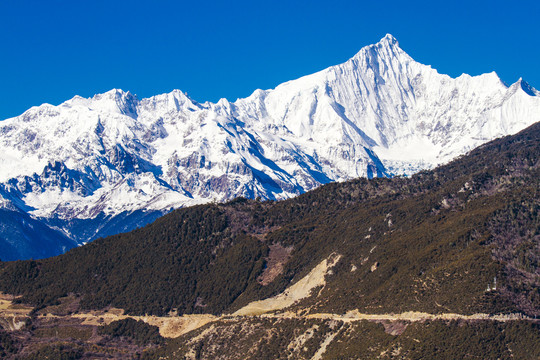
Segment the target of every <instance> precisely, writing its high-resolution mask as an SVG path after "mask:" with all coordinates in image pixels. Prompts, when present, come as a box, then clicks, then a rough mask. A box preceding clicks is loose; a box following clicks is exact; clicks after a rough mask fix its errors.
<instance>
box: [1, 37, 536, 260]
mask: <svg viewBox="0 0 540 360" xmlns="http://www.w3.org/2000/svg"><path fill="white" fill-rule="evenodd" d="M539 120H540V95H539V93H538V91H537V90H535V89H533V88H532V87H530V86H529V85H526V83H524V82H523V81H522V80H520V81H518V82H517V83H516V84H514V85H511V86H509V87H508V86H506V85H505V84H504V83H503V82H502V81H501V80H500V79H499V77H498V76H497V75H496V74H495V73H490V74H484V75H480V76H475V77H471V76H469V75H462V76H460V77H458V78H451V77H449V76H447V75H442V74H439V73H437V71H436V70H434V69H432V68H431V67H430V66H426V65H422V64H420V63H417V62H415V61H414V60H413V59H412V58H411V57H410V56H409V55H408V54H407V53H405V52H404V51H403V50H402V49H401V48H400V47H399V44H398V42H397V40H396V39H395V38H394V37H393V36H391V35H386V36H385V37H384V38H383V39H382V40H381V41H380V42H379V43H377V44H374V45H370V46H366V47H364V48H362V49H361V50H360V51H359V52H358V53H357V54H356V55H355V56H354V57H352V58H351V59H350V60H348V61H346V62H345V63H343V64H340V65H336V66H332V67H329V68H327V69H325V70H322V71H319V72H317V73H315V74H312V75H308V76H304V77H302V78H299V79H297V80H293V81H289V82H286V83H283V84H281V85H279V86H277V87H276V88H275V89H272V90H256V91H255V92H254V93H253V94H252V95H251V96H249V97H247V98H245V99H239V100H237V101H236V102H234V103H231V102H229V101H227V100H226V99H222V100H220V101H219V102H217V103H215V104H214V103H210V102H205V103H197V102H196V101H194V100H192V99H190V98H189V97H188V96H187V95H185V94H184V93H183V92H181V91H178V90H175V91H173V92H171V93H168V94H162V95H157V96H153V97H151V98H146V99H138V98H137V97H136V96H134V95H132V94H131V93H129V92H127V93H126V92H123V91H121V90H116V89H114V90H111V91H109V92H107V93H104V94H100V95H96V96H94V97H93V98H89V99H84V98H81V97H75V98H73V99H71V100H68V101H66V102H65V103H63V104H60V105H58V106H52V105H48V104H45V105H41V106H39V107H33V108H31V109H29V110H28V111H26V112H25V113H23V114H22V115H20V116H18V117H15V118H11V119H7V120H4V121H2V122H0V164H1V165H2V169H3V171H2V173H1V174H0V182H1V184H0V196H1V198H0V201H1V204H2V206H3V208H4V210H5V211H7V212H8V213H9V219H11V220H10V226H3V227H2V228H3V229H4V230H3V232H4V233H3V234H1V235H3V236H0V239H4V240H0V248H2V249H8V248H9V251H7V250H6V251H5V252H3V253H4V254H9V255H4V257H5V258H8V259H15V258H25V257H31V256H34V257H43V256H50V255H53V254H56V253H59V252H62V251H64V250H65V249H66V248H68V247H70V246H75V245H76V244H81V243H83V242H87V241H90V240H92V239H95V238H96V237H99V236H103V235H109V234H114V233H117V232H120V231H127V230H130V229H132V228H134V227H136V226H140V225H142V224H144V223H146V222H148V221H151V220H153V219H155V218H156V217H157V216H159V215H161V214H163V213H164V212H165V211H168V210H169V209H171V208H177V207H182V206H186V205H192V204H198V203H204V202H209V201H224V200H227V199H231V198H234V197H237V196H244V197H249V198H255V197H260V198H262V199H284V198H289V197H292V196H295V195H298V194H301V193H303V192H305V191H308V190H310V189H313V188H315V187H317V186H319V185H321V184H325V183H328V182H332V181H344V180H348V179H351V178H355V177H369V178H371V177H379V176H392V175H402V174H406V175H409V174H412V173H415V172H417V171H419V170H421V169H427V168H432V167H434V166H435V165H437V164H440V163H444V162H447V161H449V160H451V159H452V158H454V157H456V156H458V155H461V154H463V153H465V152H467V151H469V150H470V149H472V148H474V147H476V146H478V145H480V144H482V143H484V142H486V141H489V140H491V139H493V138H496V137H499V136H502V135H507V134H512V133H516V132H517V131H519V130H521V129H523V128H525V127H526V126H528V125H530V124H532V123H535V122H537V121H539ZM15 215H17V216H18V217H19V218H20V217H24V218H25V219H26V220H24V221H18V222H17V221H14V220H13V219H14V216H15ZM7 218H8V216H7V215H6V216H4V217H2V218H1V219H0V220H2V219H7ZM32 222H38V223H40V224H45V225H47V226H48V227H49V229H50V232H51V236H54V233H57V234H58V236H59V237H60V238H62V239H63V245H62V246H58V247H54V246H53V247H51V248H49V249H47V250H46V251H44V250H43V244H42V242H41V240H40V239H41V234H42V233H43V232H42V231H40V232H35V231H34V230H33V229H34V228H30V227H29V226H30V225H29V224H31V223H32ZM6 229H7V230H6ZM13 233H17V234H22V235H20V236H19V235H17V236H13ZM7 235H9V236H7ZM66 238H67V239H69V240H67V241H68V244H67V245H66ZM69 241H71V243H69ZM29 249H33V250H29ZM38 250H39V251H38ZM3 260H5V259H3Z"/></svg>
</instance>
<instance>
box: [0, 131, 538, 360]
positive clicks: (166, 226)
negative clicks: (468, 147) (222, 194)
mask: <svg viewBox="0 0 540 360" xmlns="http://www.w3.org/2000/svg"><path fill="white" fill-rule="evenodd" d="M539 191H540V123H537V124H534V125H532V126H530V127H528V128H527V129H525V130H523V131H521V132H519V133H518V134H516V135H513V136H506V137H503V138H499V139H496V140H494V141H491V142H489V143H487V144H484V145H482V146H480V147H478V148H476V149H474V150H472V151H471V152H469V153H468V154H467V155H465V156H461V157H459V158H458V159H456V160H453V161H451V162H449V163H448V164H445V165H442V166H439V167H436V168H435V169H432V170H425V171H420V172H419V173H416V174H414V175H412V176H410V177H404V176H395V177H393V178H384V177H382V178H374V179H366V178H357V179H354V180H350V181H346V182H339V183H338V182H334V183H331V184H326V185H323V186H320V187H319V188H317V189H314V190H311V191H309V192H307V193H305V194H301V195H299V196H297V197H294V198H291V199H287V200H281V201H272V200H268V201H260V200H250V199H245V198H237V199H235V200H233V201H230V202H227V203H210V204H203V205H196V206H191V207H186V208H182V209H177V210H174V211H172V212H170V213H169V214H166V215H164V216H162V217H161V218H159V219H158V220H156V221H155V222H153V223H152V224H149V225H147V226H145V227H142V228H140V229H137V230H134V231H131V232H129V233H124V234H117V235H114V236H110V237H107V238H101V239H96V240H95V241H93V242H91V243H89V244H87V245H85V246H82V247H78V248H75V249H71V250H69V251H68V252H67V253H65V254H63V255H59V256H56V257H52V258H48V259H42V260H27V261H13V262H0V328H3V329H4V330H2V329H0V356H2V357H3V358H6V359H44V358H50V359H51V358H55V359H56V358H63V359H96V358H104V357H106V358H116V359H133V358H142V359H147V360H150V359H156V360H157V359H193V360H196V359H227V360H230V359H238V360H243V359H268V360H271V359H464V358H480V359H510V358H512V359H531V360H532V359H538V358H539V357H540V320H538V316H540V293H539V292H538V289H539V288H540V216H539V212H540V192H539Z"/></svg>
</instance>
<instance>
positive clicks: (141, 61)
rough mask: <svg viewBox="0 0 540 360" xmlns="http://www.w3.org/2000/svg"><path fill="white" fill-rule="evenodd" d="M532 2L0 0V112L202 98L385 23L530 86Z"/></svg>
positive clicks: (435, 59)
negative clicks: (98, 100) (109, 99)
mask: <svg viewBox="0 0 540 360" xmlns="http://www.w3.org/2000/svg"><path fill="white" fill-rule="evenodd" d="M539 19H540V2H539V1H529V0H527V1H519V0H515V1H513V2H511V1H508V0H506V1H498V0H491V1H483V0H479V1H475V0H472V1H471V0H469V1H461V0H458V1H448V2H437V1H433V0H432V1H414V0H410V1H384V0H380V1H375V0H372V1H369V2H364V1H342V0H333V1H331V2H330V1H317V0H312V1H292V0H291V1H281V0H274V1H264V2H258V1H249V2H248V1H189V2H187V1H186V2H185V1H165V0H154V1H139V0H131V1H124V0H108V1H102V0H93V1H87V0H86V1H83V0H81V1H68V0H62V1H60V0H47V1H43V0H33V1H28V0H2V1H0V49H1V50H0V119H5V118H8V117H11V116H16V115H19V114H20V113H22V112H24V111H25V110H26V109H28V108H29V107H31V106H34V105H40V104H42V103H44V102H47V103H51V104H55V105H56V104H59V103H61V102H63V101H65V100H67V99H69V98H72V97H73V96H74V95H76V94H78V95H81V96H84V97H90V96H93V95H94V94H96V93H101V92H105V91H108V90H110V89H112V88H121V89H123V90H126V91H127V90H129V91H131V92H132V93H135V94H137V95H138V96H139V97H141V98H142V97H148V96H151V95H155V94H160V93H164V92H169V91H171V90H173V89H181V90H183V91H185V92H187V93H188V95H189V96H190V97H192V98H193V99H195V100H197V101H200V102H203V101H206V100H209V101H217V100H218V99H219V98H221V97H225V98H227V99H229V100H231V101H234V100H236V99H237V98H239V97H246V96H248V95H250V94H251V93H252V92H253V90H255V89H257V88H263V89H267V88H273V87H275V86H276V85H278V84H279V83H281V82H284V81H287V80H291V79H295V78H298V77H300V76H303V75H307V74H310V73H313V72H315V71H318V70H321V69H324V68H326V67H328V66H331V65H335V64H338V63H341V62H343V61H346V60H347V59H348V58H350V57H352V56H353V55H354V54H355V53H356V52H358V50H360V48H361V47H363V46H365V45H369V44H372V43H375V42H377V41H379V39H380V38H382V37H383V36H384V35H385V34H386V33H391V34H392V35H394V36H395V37H396V38H397V39H398V41H399V42H400V45H401V47H402V48H403V49H404V50H405V51H406V52H407V53H409V55H411V56H412V57H413V58H414V59H415V60H417V61H419V62H422V63H424V64H429V65H432V66H433V67H434V68H435V69H437V70H438V71H439V72H441V73H446V74H449V75H451V76H459V75H460V74H461V73H469V74H471V75H477V74H481V73H485V72H491V71H496V72H497V73H498V74H499V76H500V77H501V78H502V80H503V81H505V82H507V83H513V82H515V81H516V80H517V79H518V78H519V77H520V76H521V77H523V78H524V79H525V80H526V81H527V82H529V83H530V84H531V85H532V86H533V87H536V88H540V61H539V59H540V28H539Z"/></svg>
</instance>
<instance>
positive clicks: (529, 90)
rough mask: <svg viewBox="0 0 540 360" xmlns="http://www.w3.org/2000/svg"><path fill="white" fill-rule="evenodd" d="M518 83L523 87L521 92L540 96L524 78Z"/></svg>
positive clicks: (539, 92)
mask: <svg viewBox="0 0 540 360" xmlns="http://www.w3.org/2000/svg"><path fill="white" fill-rule="evenodd" d="M517 83H518V84H519V86H520V87H521V90H523V91H524V92H525V94H527V95H530V96H540V91H538V90H536V89H535V88H533V87H532V86H531V85H529V83H527V82H526V81H525V80H523V79H522V78H519V80H518V81H517Z"/></svg>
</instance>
